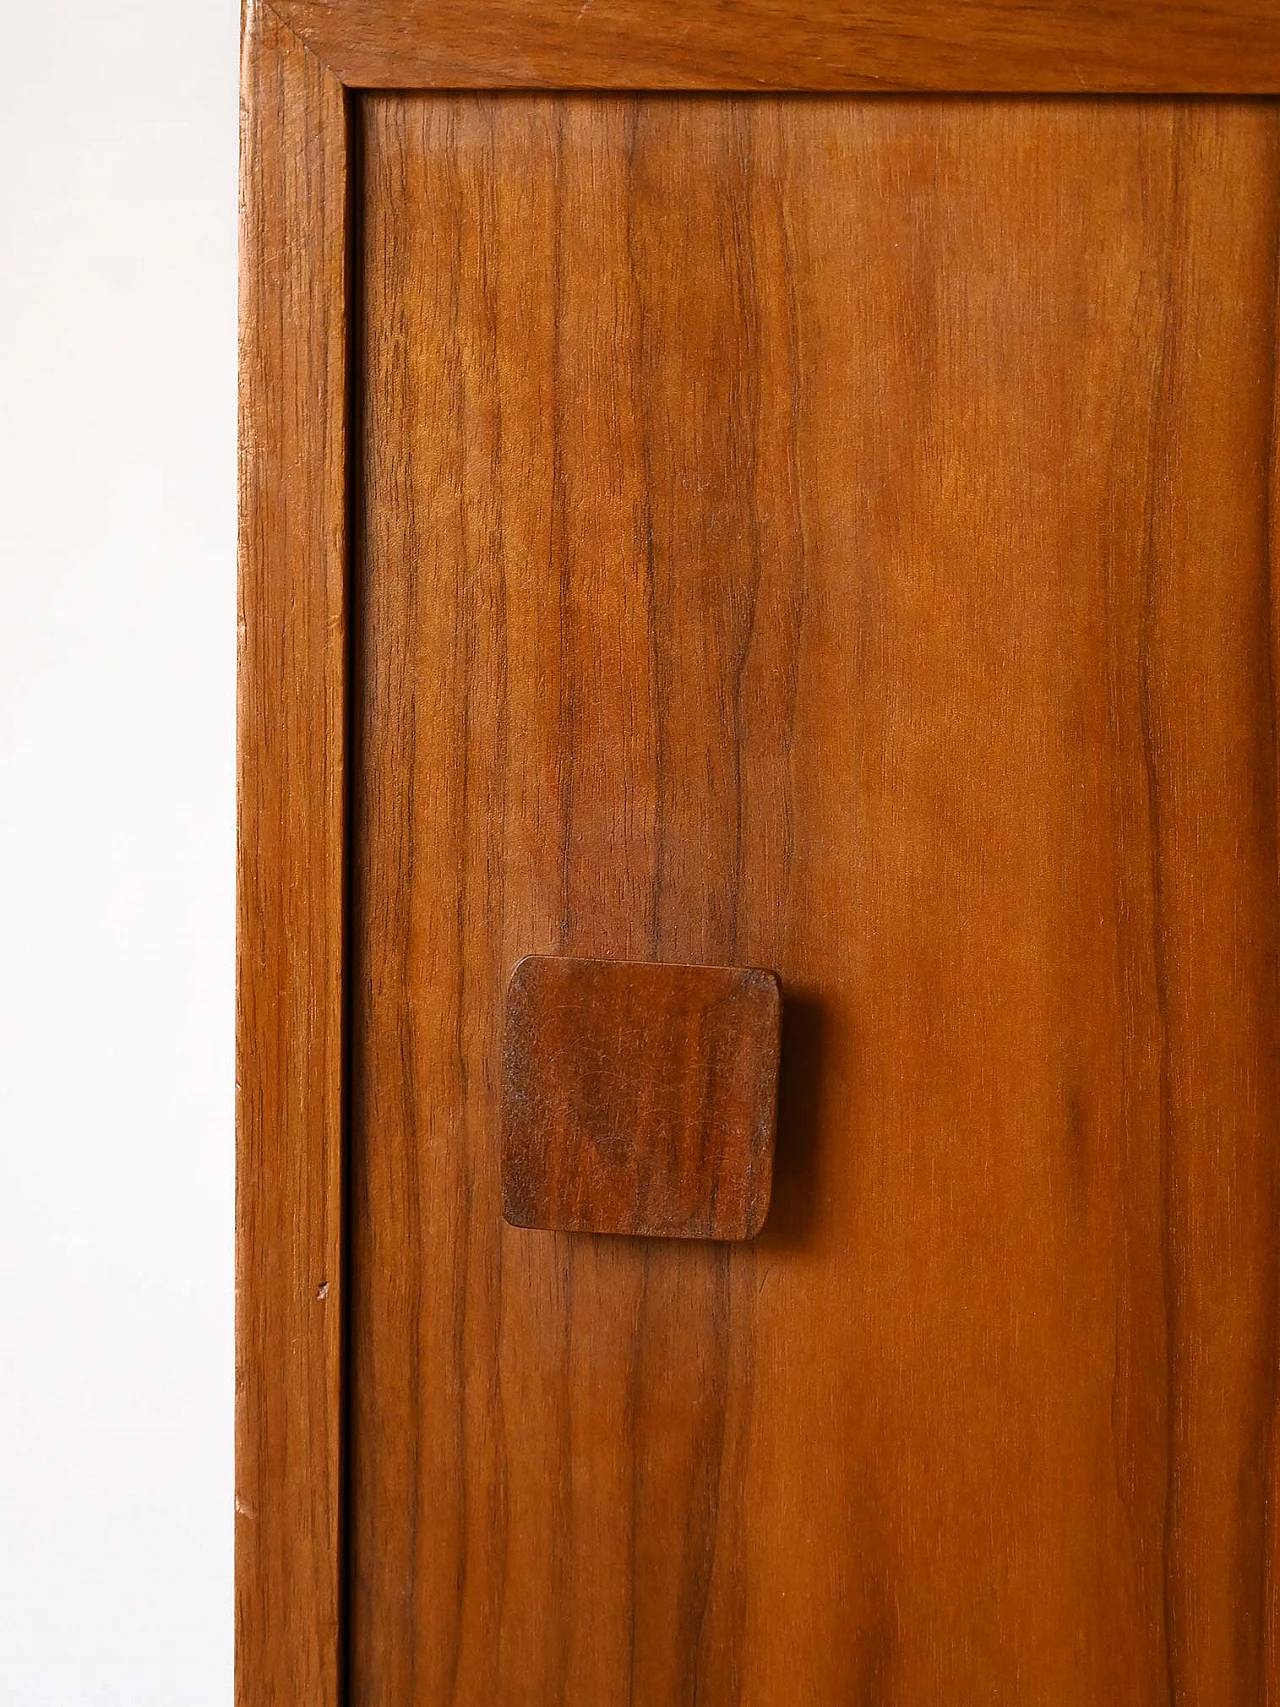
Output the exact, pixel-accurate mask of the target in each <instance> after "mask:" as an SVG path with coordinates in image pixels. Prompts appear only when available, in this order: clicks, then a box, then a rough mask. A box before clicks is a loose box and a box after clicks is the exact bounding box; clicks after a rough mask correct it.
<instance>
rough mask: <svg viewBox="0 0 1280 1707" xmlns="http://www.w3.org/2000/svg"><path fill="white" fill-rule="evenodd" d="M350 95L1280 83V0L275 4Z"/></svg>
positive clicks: (1177, 87)
mask: <svg viewBox="0 0 1280 1707" xmlns="http://www.w3.org/2000/svg"><path fill="white" fill-rule="evenodd" d="M274 4H275V6H276V9H277V10H278V11H279V13H280V14H281V15H282V17H284V18H285V19H286V20H287V21H288V23H289V24H290V26H291V27H292V28H293V29H295V30H296V31H297V32H298V35H299V37H300V38H301V39H302V40H303V41H305V42H306V43H307V45H308V47H309V48H311V49H312V50H313V51H314V52H315V53H316V54H318V55H319V56H320V57H321V59H323V61H324V63H325V64H326V65H328V66H329V67H330V68H331V69H332V70H333V71H334V72H335V74H336V75H337V76H338V77H340V78H341V80H342V82H344V83H346V84H349V85H351V86H353V87H356V88H389V89H406V88H442V89H464V88H479V89H492V88H516V89H529V88H535V87H546V88H561V89H565V88H568V89H805V90H818V89H824V90H850V89H861V90H870V91H877V92H881V93H883V92H886V91H889V92H892V91H894V90H923V89H932V90H940V91H955V92H961V91H963V92H968V93H975V92H982V91H1007V92H1014V93H1032V92H1039V93H1052V92H1061V93H1065V94H1071V95H1075V94H1080V93H1082V92H1086V91H1094V92H1110V93H1140V92H1151V93H1176V92H1181V93H1206V94H1207V93H1223V94H1248V93H1252V94H1269V93H1274V92H1276V91H1277V90H1280V9H1277V7H1276V5H1275V3H1274V0H1035V3H1031V0H807V3H806V4H804V5H799V4H785V3H780V0H714V3H711V0H537V3H536V4H532V3H528V0H523V3H513V0H274Z"/></svg>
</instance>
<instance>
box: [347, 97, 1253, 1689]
mask: <svg viewBox="0 0 1280 1707" xmlns="http://www.w3.org/2000/svg"><path fill="white" fill-rule="evenodd" d="M359 122H360V132H361V151H362V155H363V168H362V170H363V178H362V189H361V195H360V206H361V221H360V251H359V271H360V278H361V285H360V298H361V301H360V346H361V352H360V361H361V402H360V457H361V469H362V474H361V480H362V502H361V506H360V514H361V522H360V532H359V537H358V542H357V543H358V548H357V552H356V560H355V574H356V589H357V592H356V617H355V621H356V628H357V633H356V640H355V676H354V693H355V710H356V717H355V725H354V741H355V749H354V755H353V758H354V765H355V773H356V774H355V786H354V793H353V810H354V818H353V830H352V835H353V866H352V894H351V905H352V909H353V926H352V967H351V992H352V993H351V1000H352V1021H351V1023H352V1062H351V1073H352V1090H351V1094H352V1107H351V1133H350V1143H351V1157H350V1166H351V1205H350V1215H351V1253H350V1264H351V1266H350V1273H349V1279H348V1285H349V1289H350V1310H351V1315H350V1332H351V1373H350V1382H351V1387H350V1391H351V1396H352V1411H351V1419H350V1429H351V1434H350V1442H349V1450H350V1476H349V1496H350V1502H351V1504H350V1531H349V1549H350V1553H349V1568H350V1603H349V1608H348V1612H349V1631H348V1636H349V1660H350V1684H351V1697H352V1700H353V1702H354V1703H358V1704H359V1707H375V1704H376V1707H402V1704H403V1703H405V1702H410V1701H413V1702H421V1703H424V1704H425V1703H430V1704H432V1707H435V1704H436V1703H439V1704H441V1707H443V1704H444V1703H452V1704H454V1707H481V1704H486V1707H487V1704H490V1703H495V1702H501V1703H503V1707H515V1704H521V1707H551V1704H553V1703H565V1704H569V1707H607V1704H612V1703H616V1704H622V1703H634V1704H636V1707H663V1704H666V1703H692V1702H694V1701H696V1702H697V1703H699V1707H729V1704H730V1703H733V1704H742V1707H783V1704H790V1703H799V1702H805V1703H813V1704H814V1707H835V1704H837V1703H841V1704H843V1703H846V1702H854V1701H867V1702H872V1701H874V1702H882V1703H890V1702H892V1703H901V1704H902V1707H919V1704H920V1703H922V1702H954V1703H957V1704H965V1707H968V1704H971V1703H978V1702H983V1703H1010V1704H1012V1703H1015V1702H1016V1703H1026V1702H1032V1701H1034V1702H1036V1703H1044V1704H1052V1703H1061V1704H1064V1707H1065V1704H1072V1707H1077V1704H1084V1703H1096V1702H1102V1701H1115V1702H1120V1701H1123V1702H1125V1703H1127V1704H1131V1707H1146V1704H1151V1707H1156V1704H1160V1707H1164V1704H1166V1703H1168V1702H1170V1701H1179V1702H1188V1703H1190V1702H1204V1703H1208V1702H1213V1703H1225V1702H1239V1703H1242V1704H1243V1703H1255V1702H1258V1703H1260V1702H1262V1701H1263V1700H1269V1699H1272V1698H1273V1696H1274V1695H1275V1694H1276V1692H1277V1690H1278V1689H1280V1662H1278V1661H1277V1655H1276V1645H1275V1640H1276V1628H1277V1624H1276V1620H1277V1602H1276V1592H1277V1591H1276V1563H1277V1560H1276V1529H1275V1526H1276V1522H1277V1512H1278V1511H1280V1504H1278V1502H1277V1493H1278V1492H1280V1490H1277V1488H1276V1485H1275V1484H1276V1464H1275V1441H1274V1424H1275V1405H1276V1359H1277V1279H1278V1276H1277V1221H1276V1212H1277V1165H1278V1164H1277V1154H1276V1132H1277V1114H1278V1113H1280V1106H1278V1104H1280V1085H1278V1083H1277V1075H1278V1071H1280V1066H1278V1063H1277V1058H1276V1036H1277V1018H1278V1014H1277V975H1276V956H1277V946H1278V942H1277V853H1276V788H1275V772H1276V750H1275V749H1276V728H1275V694H1274V676H1273V659H1272V652H1271V638H1270V636H1271V612H1272V599H1273V591H1272V573H1271V554H1272V550H1273V545H1274V539H1273V535H1274V524H1273V502H1272V486H1271V480H1272V473H1271V470H1272V464H1273V433H1274V410H1275V395H1274V368H1275V356H1276V349H1275V343H1276V272H1277V247H1278V241H1280V121H1278V119H1277V113H1276V111H1275V110H1274V109H1273V108H1272V107H1270V106H1263V105H1257V104H1250V103H1213V102H1205V103H1183V102H1166V103H1141V102H1133V103H1126V102H1094V101H1086V100H1080V101H1073V102H1061V101H1058V102H1055V101H1019V102H1000V101H913V100H877V101H865V100H864V101H858V100H821V99H813V100H810V99H804V100H787V99H776V98H752V99H716V98H662V97H653V98H650V97H601V98H579V97H536V96H529V97H524V96H507V97H498V98H485V97H475V96H466V95H458V96H428V97H413V96H392V95H388V96H372V97H366V98H364V99H363V100H362V102H361V107H360V118H359ZM529 952H544V953H546V952H556V953H572V954H578V955H596V956H605V957H616V958H655V959H673V960H676V959H681V960H693V961H714V962H726V963H742V964H756V965H762V966H771V967H776V968H777V969H778V970H779V971H780V973H781V975H782V979H783V988H784V993H785V996H786V1000H787V1008H786V1015H785V1019H784V1039H783V1078H782V1087H781V1101H780V1109H779V1125H778V1148H777V1158H776V1173H775V1187H774V1204H773V1210H772V1213H771V1215H770V1219H769V1222H768V1224H767V1226H766V1228H765V1231H764V1233H763V1235H762V1236H761V1238H760V1239H759V1240H758V1241H756V1242H755V1243H754V1244H750V1245H742V1246H719V1247H716V1246H712V1245H709V1244H708V1245H702V1244H698V1243H693V1244H684V1243H679V1242H675V1241H672V1242H661V1241H659V1242H657V1243H654V1242H650V1241H639V1240H636V1241H630V1240H625V1239H593V1238H590V1237H579V1236H574V1235H560V1234H550V1233H545V1232H529V1231H521V1230H517V1229H513V1228H510V1227H508V1226H506V1225H504V1223H503V1219H502V1208H501V1201H500V1189H499V1167H498V1138H499V1134H498V1122H497V1100H498V1090H499V1078H500V1016H501V1007H502V991H503V988H504V985H505V981H506V978H507V975H508V973H509V971H510V968H511V966H512V965H513V964H514V963H515V961H516V960H518V959H519V957H520V956H521V955H523V954H526V953H529Z"/></svg>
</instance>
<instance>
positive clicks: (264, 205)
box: [236, 3, 347, 1707]
mask: <svg viewBox="0 0 1280 1707" xmlns="http://www.w3.org/2000/svg"><path fill="white" fill-rule="evenodd" d="M242 87H243V97H244V101H243V127H242V154H241V159H242V176H241V198H242V200H241V349H240V386H241V391H240V399H241V416H240V647H239V742H238V745H239V787H238V794H239V867H238V879H237V887H238V906H239V917H238V933H237V935H238V957H237V958H238V970H237V990H238V994H237V1020H236V1036H237V1103H236V1128H237V1150H236V1228H237V1237H236V1700H237V1702H239V1703H241V1704H242V1707H264V1704H265V1703H268V1702H279V1703H285V1702H290V1703H292V1702H304V1701H305V1702H306V1703H307V1704H308V1707H337V1703H338V1701H339V1699H340V1689H339V1684H340V1679H339V1642H338V1627H339V1614H340V1593H341V1572H340V1498H339V1492H340V1461H339V1457H340V1455H339V1401H340V1392H341V1351H342V1345H341V1333H340V1320H341V1318H340V1308H341V1302H340V1300H341V1272H340V1262H341V1249H342V1204H341V1136H342V1083H341V1062H342V1031H343V1019H342V1004H343V984H342V954H343V949H342V940H343V906H342V891H343V813H344V799H343V789H344V772H343V745H344V740H343V725H344V717H345V709H344V688H345V644H346V642H345V628H344V623H345V589H344V581H345V572H346V562H345V508H346V499H345V490H346V487H345V482H346V467H345V463H346V418H345V416H346V401H345V359H346V347H345V346H346V313H345V268H346V211H347V206H346V204H347V183H346V121H345V112H344V96H343V91H342V89H341V87H340V85H339V84H338V83H337V81H336V80H335V79H334V78H333V76H332V75H331V74H330V73H329V72H327V71H326V70H325V69H324V67H323V66H322V65H321V64H320V63H319V61H318V60H316V59H315V58H314V57H313V56H312V55H311V54H309V53H308V52H307V51H306V49H305V48H303V46H302V45H301V43H299V42H298V40H297V39H296V37H294V36H292V35H290V33H289V32H288V31H287V30H285V29H283V28H282V27H281V25H280V24H279V22H278V21H277V19H276V17H275V16H274V14H273V13H272V12H271V11H269V10H268V9H266V8H265V7H263V6H261V5H258V4H256V3H251V4H250V5H249V7H248V9H247V11H246V15H245V34H244V56H243V85H242Z"/></svg>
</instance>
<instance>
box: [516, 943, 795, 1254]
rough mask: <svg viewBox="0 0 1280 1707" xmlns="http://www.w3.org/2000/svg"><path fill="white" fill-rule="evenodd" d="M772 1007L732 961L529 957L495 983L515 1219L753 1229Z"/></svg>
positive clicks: (772, 984)
mask: <svg viewBox="0 0 1280 1707" xmlns="http://www.w3.org/2000/svg"><path fill="white" fill-rule="evenodd" d="M781 1018H782V1003H781V998H780V992H779V989H778V980H777V978H776V977H775V976H774V975H773V973H772V972H767V971H764V970H763V969H761V968H759V967H743V966H672V965H670V964H662V963H660V962H653V961H619V960H580V959H576V958H574V957H573V956H572V955H538V954H534V955H528V956H526V957H525V958H524V959H523V960H521V962H520V963H519V965H518V966H517V967H516V968H515V970H514V972H513V973H512V975H511V981H510V983H509V984H508V985H507V995H506V1004H505V1012H504V1015H503V1039H502V1116H501V1118H502V1212H503V1214H504V1215H505V1216H506V1218H507V1220H508V1221H509V1222H510V1223H511V1225H512V1226H513V1227H542V1228H547V1229H558V1230H560V1231H562V1232H577V1233H610V1234H632V1235H641V1236H644V1237H646V1238H662V1237H665V1238H680V1239H753V1238H755V1236H756V1234H757V1233H758V1232H759V1231H760V1229H761V1227H762V1226H763V1225H764V1220H765V1216H766V1214H767V1213H768V1209H769V1192H770V1188H771V1185H772V1180H773V1139H774V1127H775V1114H776V1110H777V1102H778V1045H779V1040H780V1039H779V1033H780V1026H781Z"/></svg>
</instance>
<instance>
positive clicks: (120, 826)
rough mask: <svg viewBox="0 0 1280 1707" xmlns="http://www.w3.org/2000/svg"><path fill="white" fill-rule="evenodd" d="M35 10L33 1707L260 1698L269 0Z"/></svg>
mask: <svg viewBox="0 0 1280 1707" xmlns="http://www.w3.org/2000/svg"><path fill="white" fill-rule="evenodd" d="M0 11H2V12H3V17H4V29H3V41H4V54H5V68H4V93H3V99H2V100H0V162H2V163H3V164H0V1703H3V1704H5V1707H8V1704H10V1703H14V1704H21V1707H28V1704H31V1707H37V1704H38V1707H44V1704H45V1703H49V1704H56V1707H80V1704H82V1703H84V1704H91V1707H99V1704H105V1703H110V1704H113V1707H114V1704H115V1703H120V1704H121V1707H125V1704H127V1707H152V1704H163V1707H188V1704H195V1703H200V1704H205V1703H217V1704H218V1707H226V1704H227V1703H228V1702H229V1701H230V1698H231V1423H232V1334H231V1330H232V1179H233V1173H232V1167H233V1143H232V1092H233V1074H232V1019H233V1009H232V936H233V881H232V856H233V837H234V803H233V734H234V729H233V719H234V647H235V612H234V599H235V588H234V543H235V542H234V523H235V455H234V433H235V421H234V395H235V216H236V188H235V175H236V126H237V96H236V76H237V35H238V28H239V16H238V5H237V0H113V3H112V4H103V3H102V0H38V3H37V4H25V5H19V4H17V0H7V3H5V0H0Z"/></svg>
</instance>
